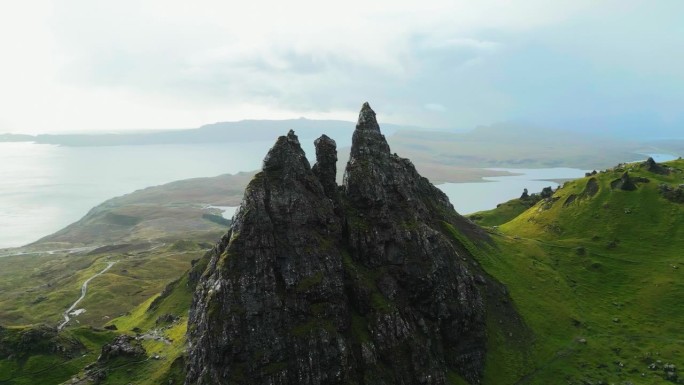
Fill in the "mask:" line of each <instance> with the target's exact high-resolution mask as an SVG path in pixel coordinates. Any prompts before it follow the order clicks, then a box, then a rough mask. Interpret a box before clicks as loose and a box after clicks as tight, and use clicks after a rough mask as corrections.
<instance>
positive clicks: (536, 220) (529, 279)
mask: <svg viewBox="0 0 684 385" xmlns="http://www.w3.org/2000/svg"><path fill="white" fill-rule="evenodd" d="M668 165H669V166H671V167H674V168H679V169H684V162H682V161H675V162H670V163H668ZM624 171H628V172H629V173H630V175H631V176H632V177H633V178H636V177H642V178H648V179H649V180H650V181H649V182H648V183H638V185H639V188H638V189H637V190H635V191H622V190H614V189H612V188H611V186H610V185H611V182H612V181H614V180H615V179H619V178H620V176H621V175H622V173H623V172H624ZM683 175H684V174H682V173H679V172H675V173H672V174H670V175H658V174H654V173H651V172H648V171H646V170H644V169H643V168H641V167H640V166H639V165H636V164H631V165H626V166H624V167H621V168H618V169H615V170H610V171H607V172H603V173H600V174H599V175H597V176H596V179H597V181H598V182H599V187H600V189H599V191H598V193H597V194H596V195H595V196H593V197H584V198H582V199H576V200H575V201H573V202H572V203H569V204H565V203H566V201H567V200H568V198H569V197H570V196H571V195H573V194H574V195H575V196H580V195H581V194H582V192H583V191H585V188H586V185H587V183H588V180H589V178H584V179H579V180H576V181H573V182H569V183H567V184H566V185H565V186H564V187H563V188H561V189H560V190H558V191H557V192H556V193H555V195H554V196H553V198H552V199H551V200H550V201H546V202H545V201H542V202H539V203H538V204H537V205H535V206H534V207H532V208H530V209H528V210H527V211H525V212H524V213H523V214H521V215H519V216H518V217H516V218H515V219H513V220H511V221H510V222H508V223H506V224H504V225H502V226H500V227H499V229H500V231H493V233H494V234H493V236H494V239H495V242H496V244H497V245H498V247H497V248H496V250H484V251H483V253H480V254H479V256H478V259H479V261H480V262H481V264H482V266H483V267H484V268H485V269H486V270H487V271H488V272H489V273H490V274H492V275H493V276H495V277H496V278H497V279H499V280H500V281H501V282H503V283H504V284H506V285H507V287H508V288H509V290H510V294H511V297H512V298H513V300H514V301H515V303H516V306H517V307H518V309H519V310H520V312H521V314H522V315H523V317H524V318H525V321H526V322H527V323H528V325H529V326H530V327H531V328H532V330H533V331H534V334H535V337H534V339H533V340H531V341H530V343H531V344H532V345H533V347H534V351H533V361H534V363H533V365H531V366H530V367H528V368H527V374H526V375H525V376H522V377H520V378H517V379H516V378H513V377H505V376H504V375H503V374H501V373H500V372H499V371H497V370H494V369H490V370H488V371H487V378H486V381H485V383H492V384H505V383H518V384H549V383H569V384H587V383H594V384H598V383H606V384H607V383H627V382H631V383H635V384H638V383H644V384H661V383H662V384H666V383H672V382H673V379H674V376H673V375H672V374H668V370H665V365H666V364H674V365H676V366H677V367H680V368H681V367H684V338H682V336H681V325H682V324H684V308H683V307H682V306H681V298H682V297H683V296H684V283H683V282H682V279H681V274H682V272H681V270H680V269H679V266H684V256H683V255H682V254H681V250H682V247H684V234H683V233H682V231H684V226H682V225H683V224H684V223H682V221H684V215H683V214H684V205H682V204H678V203H674V202H671V201H668V200H667V199H665V198H664V197H663V196H662V195H661V193H660V192H659V189H660V188H659V185H660V184H662V183H665V184H668V185H671V186H678V185H679V184H681V183H682V179H683ZM497 359H498V357H497V355H496V354H493V355H490V357H489V360H490V361H491V362H492V365H493V366H496V363H497ZM649 365H650V367H649ZM669 372H670V373H675V372H673V371H671V370H669Z"/></svg>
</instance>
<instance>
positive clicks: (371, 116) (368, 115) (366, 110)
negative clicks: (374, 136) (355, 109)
mask: <svg viewBox="0 0 684 385" xmlns="http://www.w3.org/2000/svg"><path fill="white" fill-rule="evenodd" d="M356 129H357V130H373V131H377V132H380V125H379V124H378V121H377V119H376V118H375V111H373V109H372V108H371V106H370V104H368V102H365V103H363V106H361V111H360V112H359V120H358V122H357V123H356Z"/></svg>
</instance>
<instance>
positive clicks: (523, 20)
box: [0, 0, 684, 134]
mask: <svg viewBox="0 0 684 385" xmlns="http://www.w3.org/2000/svg"><path fill="white" fill-rule="evenodd" d="M683 15H684V1H681V0H650V1H636V0H620V1H612V0H603V1H602V0H572V1H565V0H555V1H548V0H516V1H510V0H478V1H472V0H434V1H432V0H421V1H406V0H393V1H384V0H366V1H357V0H345V1H335V2H325V1H308V0H290V1H286V2H285V1H264V0H251V1H248V2H247V1H241V2H235V1H218V0H216V1H214V0H201V1H200V0H196V1H187V0H184V1H176V0H118V1H94V0H60V1H48V0H26V1H12V2H9V1H7V2H2V4H1V5H0V50H2V55H1V56H0V133H2V132H12V133H31V134H35V133H59V132H115V131H122V130H131V129H168V128H192V127H198V126H200V125H202V124H207V123H213V122H217V121H230V120H240V119H285V118H298V117H307V118H314V119H343V120H355V118H356V114H357V113H358V109H359V108H360V106H361V104H362V103H363V102H364V101H369V102H370V103H371V105H372V106H373V108H374V109H375V110H376V112H378V116H379V118H380V119H381V121H385V122H392V123H399V124H410V125H417V126H422V127H438V128H448V129H451V128H453V129H469V128H473V127H475V126H478V125H488V124H492V123H497V122H508V121H522V122H529V123H530V124H536V125H544V126H553V127H557V128H565V129H573V130H577V131H578V132H582V131H611V132H617V133H619V132H624V133H628V132H634V131H644V130H646V131H648V130H651V131H658V132H661V131H662V132H667V133H677V132H684V70H683V69H684V19H683ZM678 130H679V131H678Z"/></svg>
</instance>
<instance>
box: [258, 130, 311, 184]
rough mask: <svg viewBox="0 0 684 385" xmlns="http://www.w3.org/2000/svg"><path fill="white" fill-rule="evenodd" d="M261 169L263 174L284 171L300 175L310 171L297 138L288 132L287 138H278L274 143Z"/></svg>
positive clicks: (291, 132) (287, 173)
mask: <svg viewBox="0 0 684 385" xmlns="http://www.w3.org/2000/svg"><path fill="white" fill-rule="evenodd" d="M262 169H263V170H264V171H265V172H269V171H277V170H285V171H286V175H289V174H290V173H295V174H302V173H304V172H307V171H309V170H311V165H310V164H309V161H308V160H307V159H306V154H305V153H304V150H302V146H301V145H300V144H299V138H297V135H295V133H294V131H292V130H290V132H288V133H287V136H281V137H278V140H276V143H275V144H274V145H273V147H272V148H271V149H270V150H269V151H268V154H266V157H265V158H264V162H263V166H262Z"/></svg>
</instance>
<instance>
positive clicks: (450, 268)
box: [186, 103, 505, 385]
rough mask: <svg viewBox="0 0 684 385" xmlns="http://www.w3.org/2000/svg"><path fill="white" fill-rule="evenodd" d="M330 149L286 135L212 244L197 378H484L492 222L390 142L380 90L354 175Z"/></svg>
mask: <svg viewBox="0 0 684 385" xmlns="http://www.w3.org/2000/svg"><path fill="white" fill-rule="evenodd" d="M316 155H317V162H316V165H315V166H314V168H313V169H312V168H311V167H310V165H309V162H308V161H307V159H306V157H305V156H304V152H303V151H302V149H301V147H300V144H299V140H298V138H297V136H296V135H295V134H294V133H293V132H290V133H288V135H287V136H282V137H280V138H278V140H277V141H276V144H275V145H274V146H273V148H272V149H271V150H270V151H269V153H268V155H267V156H266V158H265V160H264V164H263V170H262V171H261V172H260V173H258V174H257V175H256V176H255V178H254V179H253V180H252V181H251V182H250V184H249V185H248V187H247V189H246V190H245V195H244V199H243V203H242V205H241V208H240V209H239V210H238V212H237V213H236V214H235V216H234V223H233V225H232V227H231V229H230V231H229V232H228V234H226V236H224V237H223V238H222V239H221V241H220V242H219V243H218V244H217V245H216V247H215V248H214V249H213V250H212V251H211V252H210V254H209V255H208V265H207V269H206V271H205V272H204V274H203V275H202V277H201V278H200V279H199V282H198V284H197V289H196V292H195V295H194V299H193V303H192V307H191V311H190V318H189V325H188V337H189V341H190V348H189V357H188V359H189V363H188V376H187V379H186V384H202V385H205V384H228V383H230V384H233V383H237V384H273V385H276V384H380V385H382V384H388V385H389V384H435V385H437V384H446V383H449V382H448V380H447V376H452V377H453V376H454V375H459V376H461V377H462V378H464V379H466V380H467V381H468V382H470V383H473V384H475V383H479V382H480V379H481V377H482V372H483V369H484V358H485V346H486V336H485V318H484V317H485V297H487V295H485V293H488V288H489V287H494V286H496V284H495V283H493V282H491V281H490V280H489V279H488V278H486V275H483V274H482V273H481V272H479V269H478V267H477V266H476V264H475V263H474V261H473V259H472V257H471V255H470V254H469V253H468V251H467V249H466V247H465V246H464V245H466V244H468V245H472V244H477V243H482V242H488V238H487V235H486V234H485V233H484V232H483V231H482V230H480V229H479V228H478V227H477V226H475V225H474V224H472V223H471V222H470V221H468V220H466V219H465V218H463V217H461V216H460V215H458V214H457V213H456V212H455V211H454V209H453V206H452V205H451V204H450V203H449V200H448V198H447V197H446V195H445V194H444V193H442V192H441V191H440V190H439V189H437V188H436V187H434V186H433V185H432V184H430V182H429V181H428V180H427V179H425V178H423V177H421V176H420V175H419V174H418V172H417V171H416V169H415V167H414V166H413V164H412V163H411V162H410V161H409V160H407V159H403V158H401V157H399V156H397V155H396V154H392V153H391V152H390V148H389V146H388V144H387V142H386V140H385V138H384V136H383V135H382V133H381V132H380V127H379V125H378V123H377V120H376V117H375V112H373V110H372V109H371V108H370V106H369V105H368V104H367V103H366V104H364V105H363V107H362V109H361V112H360V114H359V120H358V124H357V126H356V130H355V132H354V134H353V138H352V148H351V155H350V158H349V162H348V164H347V166H346V169H345V172H344V183H343V186H342V187H340V188H338V187H337V185H335V184H334V175H335V173H336V170H335V161H336V158H337V156H336V150H335V143H334V142H333V141H332V140H331V139H329V138H327V137H325V136H323V137H321V138H320V139H318V140H317V141H316ZM478 272H479V273H478ZM476 276H477V277H478V280H477V281H478V284H476V279H475V277H476ZM497 290H498V292H505V291H504V290H501V288H499V287H497ZM492 292H493V290H492ZM489 294H491V293H489ZM501 302H503V301H501Z"/></svg>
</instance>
